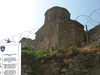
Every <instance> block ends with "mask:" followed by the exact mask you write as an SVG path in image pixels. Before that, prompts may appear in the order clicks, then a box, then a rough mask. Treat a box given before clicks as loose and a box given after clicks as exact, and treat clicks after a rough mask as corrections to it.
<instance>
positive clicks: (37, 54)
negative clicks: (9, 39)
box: [34, 50, 49, 58]
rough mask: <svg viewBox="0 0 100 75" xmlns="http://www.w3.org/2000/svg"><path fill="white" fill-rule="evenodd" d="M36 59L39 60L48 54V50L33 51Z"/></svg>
mask: <svg viewBox="0 0 100 75" xmlns="http://www.w3.org/2000/svg"><path fill="white" fill-rule="evenodd" d="M34 54H35V57H36V58H41V57H44V56H47V55H48V54H49V50H35V51H34Z"/></svg>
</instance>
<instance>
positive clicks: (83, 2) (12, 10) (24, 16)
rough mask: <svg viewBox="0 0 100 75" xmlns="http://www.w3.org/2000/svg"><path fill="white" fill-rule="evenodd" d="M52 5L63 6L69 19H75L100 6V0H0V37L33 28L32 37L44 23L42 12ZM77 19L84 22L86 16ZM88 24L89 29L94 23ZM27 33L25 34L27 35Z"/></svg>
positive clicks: (4, 37) (6, 36) (8, 36)
mask: <svg viewBox="0 0 100 75" xmlns="http://www.w3.org/2000/svg"><path fill="white" fill-rule="evenodd" d="M53 6H61V7H65V8H66V9H68V11H69V12H70V13H71V19H75V18H76V17H77V16H79V15H89V14H91V13H92V11H94V10H95V9H98V8H100V0H0V39H6V38H10V37H12V36H14V37H15V36H19V33H20V34H22V33H23V32H25V31H29V30H31V29H34V30H33V32H32V31H31V32H32V33H33V34H32V35H31V37H32V36H33V39H34V36H35V35H34V33H35V31H36V30H38V29H39V28H40V27H41V26H42V25H43V24H44V13H45V12H46V11H47V9H49V8H51V7H53ZM95 15H96V16H95ZM98 17H100V16H98V15H97V14H93V18H95V19H97V20H96V21H99V22H100V18H98ZM78 20H79V21H80V22H81V23H82V24H86V17H80V18H79V19H78ZM88 25H89V26H88V27H89V29H90V28H92V27H93V26H95V25H96V24H88ZM16 34H17V35H16ZM23 34H24V33H23ZM27 34H28V33H27ZM27 34H26V35H25V36H26V37H29V35H27ZM23 36H24V35H23Z"/></svg>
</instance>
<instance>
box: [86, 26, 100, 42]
mask: <svg viewBox="0 0 100 75" xmlns="http://www.w3.org/2000/svg"><path fill="white" fill-rule="evenodd" d="M88 34H89V41H90V42H95V41H97V42H100V25H97V26H96V27H94V28H92V29H91V30H89V32H88Z"/></svg>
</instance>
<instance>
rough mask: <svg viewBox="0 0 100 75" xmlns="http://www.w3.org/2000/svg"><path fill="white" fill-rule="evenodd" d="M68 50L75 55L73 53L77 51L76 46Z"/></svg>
mask: <svg viewBox="0 0 100 75" xmlns="http://www.w3.org/2000/svg"><path fill="white" fill-rule="evenodd" d="M69 49H70V50H71V51H72V52H73V53H75V52H77V51H78V49H77V47H76V46H70V47H69Z"/></svg>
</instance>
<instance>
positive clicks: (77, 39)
mask: <svg viewBox="0 0 100 75" xmlns="http://www.w3.org/2000/svg"><path fill="white" fill-rule="evenodd" d="M83 41H84V26H83V25H82V24H80V23H79V22H77V21H75V20H71V19H70V13H69V11H68V10H67V9H65V8H62V7H58V6H56V7H53V8H50V9H48V10H47V11H46V13H45V22H44V25H43V26H42V27H41V28H40V29H39V30H38V31H37V32H36V38H35V44H34V47H35V49H36V50H43V49H50V48H55V47H56V48H57V49H59V50H66V49H67V48H69V47H70V46H73V45H75V46H80V45H81V43H82V42H83Z"/></svg>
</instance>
